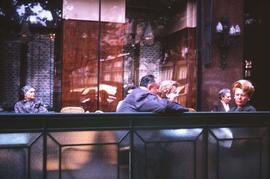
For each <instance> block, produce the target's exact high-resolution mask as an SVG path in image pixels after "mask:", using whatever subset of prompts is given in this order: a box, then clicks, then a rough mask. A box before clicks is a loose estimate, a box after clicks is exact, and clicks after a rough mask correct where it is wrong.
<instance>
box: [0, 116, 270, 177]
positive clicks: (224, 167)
mask: <svg viewBox="0 0 270 179" xmlns="http://www.w3.org/2000/svg"><path fill="white" fill-rule="evenodd" d="M0 122H1V125H0V178H1V179H2V178H3V179H4V178H9V179H10V178H22V179H23V178H64V179H69V178H83V179H84V178H90V179H96V178H98V179H103V178H104V179H110V178H112V179H126V178H130V179H152V178H153V179H159V178H162V179H170V178H173V179H174V178H181V179H182V178H187V179H199V178H202V179H212V178H213V179H214V178H215V179H219V178H237V179H238V178H245V179H249V178H250V179H251V178H252V179H254V178H256V179H264V178H269V172H268V171H269V125H270V112H256V113H204V112H196V113H183V114H166V115H165V114H152V113H85V114H62V113H47V114H14V113H0Z"/></svg>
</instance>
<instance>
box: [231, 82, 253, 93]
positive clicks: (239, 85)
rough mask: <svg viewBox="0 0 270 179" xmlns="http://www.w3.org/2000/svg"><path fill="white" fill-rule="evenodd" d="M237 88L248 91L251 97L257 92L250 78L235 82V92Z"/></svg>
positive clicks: (233, 87) (233, 88)
mask: <svg viewBox="0 0 270 179" xmlns="http://www.w3.org/2000/svg"><path fill="white" fill-rule="evenodd" d="M236 88H240V89H242V90H243V92H244V93H246V94H247V95H248V96H249V97H251V96H252V95H253V93H254V92H255V88H254V86H253V85H252V83H251V82H250V81H248V80H243V79H242V80H238V81H236V82H234V83H233V85H232V90H233V93H234V92H235V89H236Z"/></svg>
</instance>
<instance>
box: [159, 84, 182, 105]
mask: <svg viewBox="0 0 270 179" xmlns="http://www.w3.org/2000/svg"><path fill="white" fill-rule="evenodd" d="M184 88H185V86H180V84H179V83H178V82H177V81H173V80H164V81H161V82H160V86H159V95H160V97H161V98H167V99H169V100H170V101H176V100H177V97H178V96H179V95H180V93H181V91H183V90H184Z"/></svg>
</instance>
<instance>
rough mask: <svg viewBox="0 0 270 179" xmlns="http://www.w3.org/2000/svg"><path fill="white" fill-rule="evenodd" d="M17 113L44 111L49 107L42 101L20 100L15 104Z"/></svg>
mask: <svg viewBox="0 0 270 179" xmlns="http://www.w3.org/2000/svg"><path fill="white" fill-rule="evenodd" d="M14 111H15V113H43V112H48V109H47V108H46V107H44V105H43V104H42V103H41V102H40V101H35V100H31V101H27V100H21V101H18V102H17V103H16V104H15V106H14Z"/></svg>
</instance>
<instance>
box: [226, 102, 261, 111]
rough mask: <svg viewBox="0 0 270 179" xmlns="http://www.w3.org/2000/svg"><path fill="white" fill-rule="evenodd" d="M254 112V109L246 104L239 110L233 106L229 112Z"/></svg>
mask: <svg viewBox="0 0 270 179" xmlns="http://www.w3.org/2000/svg"><path fill="white" fill-rule="evenodd" d="M245 111H248V112H255V111H256V108H255V107H254V106H252V105H250V104H248V103H247V104H246V105H245V106H243V107H241V108H237V106H234V107H232V108H231V109H230V112H245Z"/></svg>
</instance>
